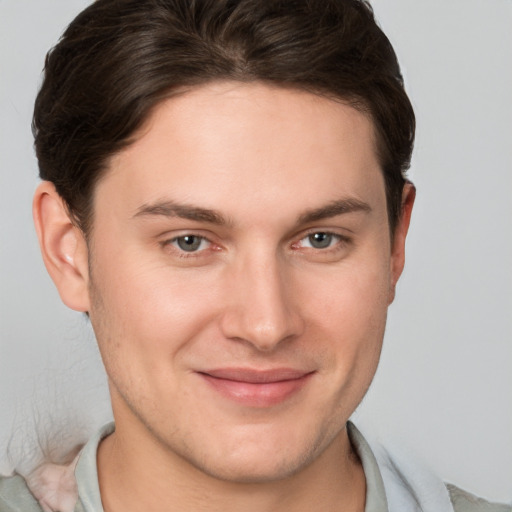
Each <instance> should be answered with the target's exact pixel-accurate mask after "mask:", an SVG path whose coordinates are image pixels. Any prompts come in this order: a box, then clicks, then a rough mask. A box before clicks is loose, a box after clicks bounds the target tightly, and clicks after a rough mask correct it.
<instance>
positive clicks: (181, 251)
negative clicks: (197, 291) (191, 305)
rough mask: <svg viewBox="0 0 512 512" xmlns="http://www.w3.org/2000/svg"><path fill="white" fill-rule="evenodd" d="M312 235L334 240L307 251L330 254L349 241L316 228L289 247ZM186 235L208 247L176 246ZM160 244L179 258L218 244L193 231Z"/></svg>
mask: <svg viewBox="0 0 512 512" xmlns="http://www.w3.org/2000/svg"><path fill="white" fill-rule="evenodd" d="M314 235H326V236H327V237H331V238H332V239H334V242H333V243H332V244H331V245H329V246H328V247H325V248H318V247H305V249H306V250H307V251H308V252H309V251H315V252H318V253H323V254H332V253H334V252H336V251H338V250H341V249H343V248H345V247H346V246H347V245H348V244H350V243H351V239H350V238H349V237H347V236H344V235H340V234H339V233H334V232H332V231H319V230H316V231H311V232H309V233H306V234H305V235H304V236H303V237H302V238H301V239H300V240H298V241H297V242H294V243H293V244H292V245H291V247H292V248H293V249H298V248H300V247H301V243H302V242H303V241H304V240H307V239H310V237H312V236H314ZM187 237H191V238H195V239H199V244H200V245H199V247H200V246H201V245H202V244H203V243H204V242H206V243H208V244H209V247H207V248H203V249H199V250H196V251H186V250H184V249H182V248H180V247H179V246H178V244H179V241H180V240H184V239H185V238H187ZM310 241H311V240H310ZM161 245H162V246H163V247H164V248H168V247H172V250H173V252H174V253H175V254H176V255H177V256H178V257H179V258H198V257H201V256H203V255H204V252H205V251H207V250H208V249H210V250H215V249H213V248H214V247H217V249H218V246H215V244H214V243H213V242H211V241H210V240H209V239H208V238H207V237H205V236H201V235H196V234H193V233H186V234H184V235H180V236H176V237H174V238H171V239H169V240H165V241H163V242H162V243H161Z"/></svg>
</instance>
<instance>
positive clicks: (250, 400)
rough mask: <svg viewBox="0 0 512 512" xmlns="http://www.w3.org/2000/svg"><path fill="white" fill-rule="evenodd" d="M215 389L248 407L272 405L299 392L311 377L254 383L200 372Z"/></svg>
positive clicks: (309, 375)
mask: <svg viewBox="0 0 512 512" xmlns="http://www.w3.org/2000/svg"><path fill="white" fill-rule="evenodd" d="M199 375H200V376H201V377H202V378H203V379H204V380H205V381H206V382H207V383H208V384H209V385H210V386H211V387H212V388H213V389H214V390H215V391H217V392H218V393H220V394H221V395H223V396H224V397H226V398H229V399H230V400H233V401H234V402H237V403H239V404H242V405H245V406H248V407H271V406H273V405H278V404H280V403H282V402H285V401H286V400H288V399H289V398H291V397H292V396H293V395H295V394H296V393H298V392H299V391H300V390H301V389H302V388H303V387H304V385H305V384H306V382H307V381H308V380H309V378H310V377H311V375H312V373H308V374H306V375H304V376H303V377H299V378H297V379H290V380H282V381H277V382H265V383H253V382H242V381H236V380H228V379H222V378H217V377H212V376H211V375H208V374H205V373H200V374H199Z"/></svg>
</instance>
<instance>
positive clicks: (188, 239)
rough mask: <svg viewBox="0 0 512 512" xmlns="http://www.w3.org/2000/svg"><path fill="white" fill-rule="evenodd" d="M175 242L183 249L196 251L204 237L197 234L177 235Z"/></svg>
mask: <svg viewBox="0 0 512 512" xmlns="http://www.w3.org/2000/svg"><path fill="white" fill-rule="evenodd" d="M175 242H176V245H177V246H178V247H179V248H180V249H181V250H182V251H186V252H194V251H197V250H198V249H199V248H200V247H201V244H202V243H203V242H204V238H203V237H201V236H196V235H185V236H179V237H177V238H176V239H175Z"/></svg>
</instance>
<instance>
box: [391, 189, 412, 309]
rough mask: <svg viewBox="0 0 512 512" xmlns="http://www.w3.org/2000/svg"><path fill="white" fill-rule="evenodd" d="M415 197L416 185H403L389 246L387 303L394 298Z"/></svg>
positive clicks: (403, 258) (402, 264)
mask: <svg viewBox="0 0 512 512" xmlns="http://www.w3.org/2000/svg"><path fill="white" fill-rule="evenodd" d="M415 199H416V187H415V186H414V185H413V184H412V183H411V182H410V181H407V183H406V184H405V186H404V190H403V192H402V211H401V213H400V218H399V219H398V224H397V226H396V228H395V235H394V238H393V246H392V248H391V282H390V287H389V303H390V304H391V303H392V302H393V300H394V298H395V291H396V283H397V282H398V279H399V277H400V275H401V274H402V271H403V269H404V265H405V239H406V238H407V232H408V231H409V223H410V222H411V214H412V207H413V206H414V200H415Z"/></svg>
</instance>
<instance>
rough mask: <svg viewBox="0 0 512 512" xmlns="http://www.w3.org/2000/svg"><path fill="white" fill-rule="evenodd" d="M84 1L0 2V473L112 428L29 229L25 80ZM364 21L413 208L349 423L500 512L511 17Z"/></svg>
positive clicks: (90, 364) (468, 4)
mask: <svg viewBox="0 0 512 512" xmlns="http://www.w3.org/2000/svg"><path fill="white" fill-rule="evenodd" d="M87 3H88V2H86V1H84V0H44V1H42V0H38V1H36V0H0V109H1V110H0V230H1V231H0V235H1V238H0V240H1V241H0V247H1V252H0V306H1V316H0V322H1V323H0V454H5V453H6V450H7V449H9V454H10V457H8V456H7V455H6V456H3V457H2V456H0V471H3V472H8V471H9V470H10V469H12V465H13V464H14V463H15V461H16V460H17V459H18V458H20V457H21V458H22V459H24V460H25V461H26V464H27V465H29V464H30V461H32V460H36V458H37V456H38V454H39V451H38V450H39V449H38V448H37V446H38V445H41V446H43V447H44V446H45V442H46V441H45V435H46V436H49V437H51V436H52V434H51V432H52V431H53V430H55V429H57V434H55V435H56V438H55V439H57V441H58V443H57V444H58V446H59V447H60V449H61V450H62V451H66V450H68V449H69V448H70V447H71V445H72V443H73V440H74V439H75V438H76V436H78V437H86V436H87V435H88V434H89V433H90V432H91V431H92V430H94V429H95V428H97V427H98V426H99V425H100V424H101V423H103V422H105V421H107V420H108V419H109V417H110V409H109V405H108V400H107V393H106V386H105V377H104V375H103V371H102V368H101V363H100V361H99V358H98V355H97V351H96V348H95V342H94V337H93V335H92V333H91V331H90V328H89V326H88V324H87V321H86V320H85V319H84V317H83V316H81V315H80V314H78V313H74V312H71V311H67V310H66V308H65V307H64V306H63V305H62V304H61V303H60V300H59V298H58V295H57V293H56V291H55V290H54V287H53V285H52V283H51V282H50V280H49V278H48V277H47V275H46V271H45V269H44V267H43V264H42V262H41V260H40V256H39V250H38V247H37V242H36V237H35V234H34V230H33V228H32V219H31V197H32V194H33V190H34V188H35V187H36V185H37V169H36V167H37V166H36V161H35V158H34V155H33V151H32V139H31V134H30V119H31V110H32V103H33V99H34V96H35V93H36V90H37V85H38V82H39V76H40V70H41V68H42V64H43V59H44V55H45V53H46V51H47V50H48V49H49V48H50V46H52V45H53V44H54V43H55V42H56V40H57V38H58V36H59V35H60V33H61V31H62V30H63V28H64V27H65V25H66V24H67V23H68V22H69V21H70V20H71V19H72V18H73V17H74V15H76V14H77V12H78V11H79V10H81V9H82V8H83V7H84V6H85V5H86V4H87ZM373 5H374V8H375V11H376V14H377V18H378V19H379V21H380V24H381V25H382V26H383V28H384V30H385V32H386V33H387V34H388V36H389V37H390V39H391V41H392V43H393V44H394V45H395V48H396V50H397V53H398V56H399V59H400V61H401V63H402V67H403V71H404V75H405V79H406V83H407V89H408V91H409V93H410V96H411V98H412V101H413V104H414V106H415V109H416V113H417V117H418V137H417V143H416V153H415V156H414V160H413V165H412V169H411V172H410V177H411V178H412V179H413V181H414V182H415V183H416V185H417V188H418V198H417V204H416V210H415V212H414V215H413V221H412V228H411V229H412V231H411V234H410V238H409V243H408V262H407V266H406V270H405V273H404V276H403V277H402V281H401V283H400V285H399V289H398V296H397V299H396V301H395V303H394V304H393V306H392V307H391V309H390V317H389V324H388V331H387V334H386V341H385V349H384V353H383V358H382V361H381V366H380V368H379V371H378V373H377V376H376V380H375V382H374V384H373V386H372V389H371V390H370V392H369V394H368V396H367V397H366V399H365V400H364V402H363V404H362V406H361V407H360V408H359V410H358V411H357V412H356V414H355V416H354V418H355V420H356V422H357V423H358V424H360V425H361V426H362V428H363V431H365V432H370V433H373V436H374V437H377V438H379V439H386V440H394V442H398V443H400V444H401V445H402V446H405V447H410V449H411V450H413V451H414V452H416V453H417V454H418V455H419V456H420V457H422V458H423V459H424V460H425V461H426V462H427V463H428V464H430V465H431V466H432V467H433V468H434V470H435V471H437V473H438V474H439V475H441V476H442V477H443V478H445V479H446V480H449V481H451V482H454V483H456V484H458V485H460V486H463V487H465V488H467V489H469V490H471V491H472V492H474V493H477V494H480V495H483V496H485V497H488V498H493V499H496V500H502V501H510V500H512V372H511V371H510V368H511V363H512V271H511V262H512V229H511V228H512V200H511V195H512V177H511V176H512V168H511V167H512V143H511V137H512V101H511V91H512V1H510V0H428V1H427V0H417V1H411V0H375V1H374V2H373ZM49 425H52V427H51V428H49V427H48V426H49ZM66 425H68V426H67V427H66ZM74 425H76V426H74ZM36 427H37V429H38V430H39V431H41V432H43V435H41V436H39V438H36V437H34V434H33V432H35V430H36ZM59 429H60V430H59ZM44 432H46V434H44ZM55 439H54V440H55ZM50 444H51V440H50ZM27 461H28V462H27Z"/></svg>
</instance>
